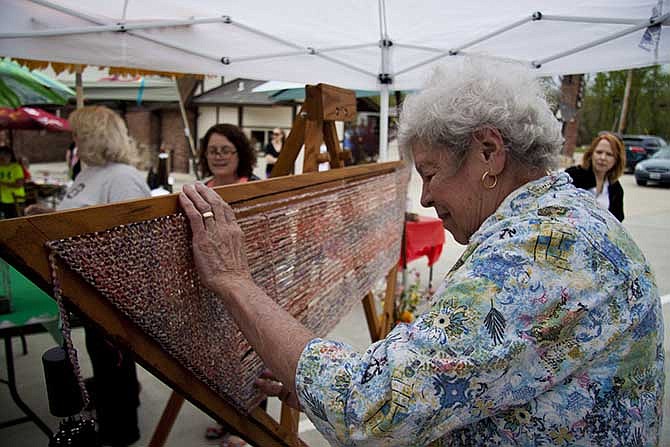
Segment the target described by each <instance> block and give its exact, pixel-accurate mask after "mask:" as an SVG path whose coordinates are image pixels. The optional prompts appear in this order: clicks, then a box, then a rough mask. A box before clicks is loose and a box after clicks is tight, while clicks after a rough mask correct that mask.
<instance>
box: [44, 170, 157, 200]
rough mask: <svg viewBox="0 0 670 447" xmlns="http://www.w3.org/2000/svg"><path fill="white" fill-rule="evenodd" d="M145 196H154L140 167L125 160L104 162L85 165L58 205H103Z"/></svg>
mask: <svg viewBox="0 0 670 447" xmlns="http://www.w3.org/2000/svg"><path fill="white" fill-rule="evenodd" d="M143 197H151V190H149V186H148V185H147V182H146V181H145V180H144V178H143V176H142V174H140V172H139V171H138V170H137V169H135V168H134V167H132V166H130V165H126V164H121V163H107V164H106V165H104V166H86V167H84V168H83V169H82V170H81V172H80V173H79V175H78V176H77V179H76V180H75V182H74V183H73V184H72V186H71V187H70V188H69V189H68V190H67V192H66V193H65V197H64V198H63V200H62V201H61V202H60V203H59V204H58V206H57V209H58V210H67V209H71V208H81V207H84V206H90V205H103V204H106V203H112V202H119V201H122V200H130V199H140V198H143Z"/></svg>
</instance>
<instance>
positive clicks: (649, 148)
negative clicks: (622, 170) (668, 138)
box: [621, 135, 668, 171]
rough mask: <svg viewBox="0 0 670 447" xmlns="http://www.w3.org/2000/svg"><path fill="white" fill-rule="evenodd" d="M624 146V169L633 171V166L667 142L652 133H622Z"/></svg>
mask: <svg viewBox="0 0 670 447" xmlns="http://www.w3.org/2000/svg"><path fill="white" fill-rule="evenodd" d="M621 139H622V140H623V144H624V146H626V170H627V171H628V170H630V171H634V170H635V166H636V165H637V164H638V163H639V162H641V161H642V160H646V159H647V158H649V157H651V156H652V155H654V154H655V153H656V151H658V150H659V149H660V148H661V147H663V146H666V145H667V144H668V143H666V142H665V140H664V139H663V138H661V137H657V136H654V135H622V136H621Z"/></svg>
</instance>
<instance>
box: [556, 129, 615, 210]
mask: <svg viewBox="0 0 670 447" xmlns="http://www.w3.org/2000/svg"><path fill="white" fill-rule="evenodd" d="M625 166H626V151H625V149H624V146H623V143H622V142H621V140H620V139H619V138H617V137H616V135H613V134H611V133H602V134H600V135H598V136H597V137H595V138H594V140H593V141H592V142H591V147H590V148H589V150H588V151H586V153H585V154H584V157H583V158H582V163H581V165H577V166H572V167H570V168H568V169H566V170H565V172H567V173H568V174H570V177H572V183H573V184H574V185H575V186H576V187H577V188H581V189H585V190H587V191H590V192H591V193H593V195H594V196H596V201H597V202H598V203H599V204H600V205H601V206H602V207H603V208H605V209H607V210H609V212H610V213H612V214H613V215H614V217H616V218H617V219H619V222H622V221H623V217H624V216H623V188H622V187H621V183H619V177H621V175H622V174H623V170H624V167H625Z"/></svg>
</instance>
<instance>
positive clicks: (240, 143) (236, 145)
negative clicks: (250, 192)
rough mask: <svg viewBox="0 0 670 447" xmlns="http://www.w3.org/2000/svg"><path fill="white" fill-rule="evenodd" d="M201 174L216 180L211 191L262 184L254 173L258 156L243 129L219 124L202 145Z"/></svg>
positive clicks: (208, 181) (212, 182) (211, 129)
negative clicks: (240, 184) (241, 185)
mask: <svg viewBox="0 0 670 447" xmlns="http://www.w3.org/2000/svg"><path fill="white" fill-rule="evenodd" d="M199 165H200V173H201V175H202V177H203V178H205V177H209V176H212V178H210V179H209V180H207V181H206V182H205V184H206V185H207V186H209V187H214V186H223V185H232V184H234V183H244V182H248V181H251V180H259V178H258V177H256V176H255V175H254V173H253V169H254V166H256V153H255V151H254V148H253V147H252V146H251V144H250V143H249V139H248V138H247V137H246V135H244V132H242V131H241V130H240V128H239V127H237V126H234V125H232V124H215V125H214V126H212V127H210V128H209V130H208V131H207V133H205V136H204V137H203V138H202V140H201V142H200V160H199Z"/></svg>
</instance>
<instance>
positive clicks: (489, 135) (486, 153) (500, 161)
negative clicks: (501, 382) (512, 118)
mask: <svg viewBox="0 0 670 447" xmlns="http://www.w3.org/2000/svg"><path fill="white" fill-rule="evenodd" d="M473 137H474V142H475V144H476V147H477V150H478V151H479V154H480V160H481V162H482V163H484V164H485V165H486V169H487V170H488V172H489V173H490V174H491V175H499V174H500V173H501V172H502V171H503V169H504V167H505V162H506V160H507V151H506V150H505V144H504V142H503V137H502V134H501V133H500V131H499V130H498V129H496V128H495V127H484V128H482V129H479V130H477V131H476V132H475V133H474V136H473Z"/></svg>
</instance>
